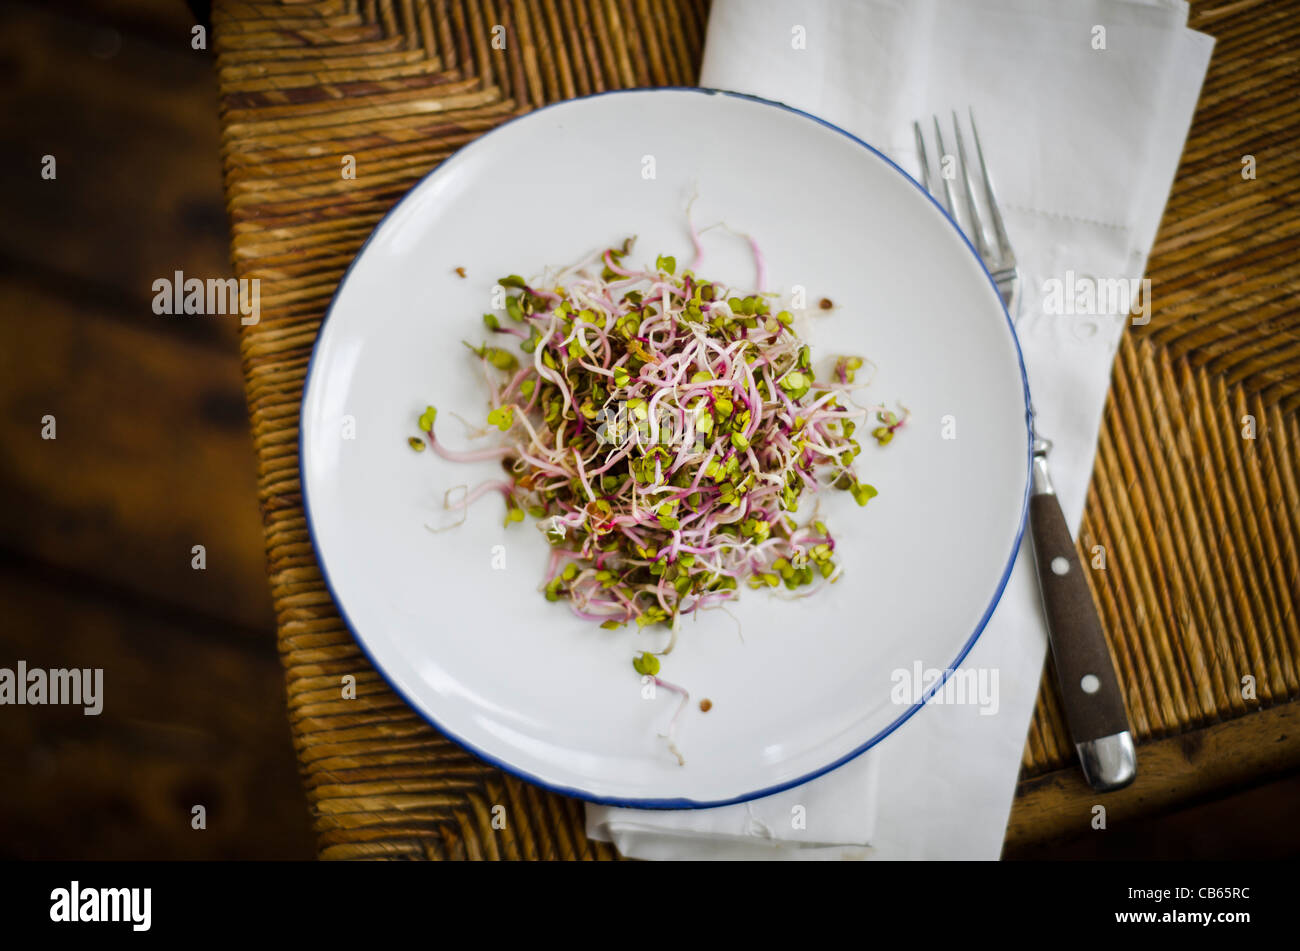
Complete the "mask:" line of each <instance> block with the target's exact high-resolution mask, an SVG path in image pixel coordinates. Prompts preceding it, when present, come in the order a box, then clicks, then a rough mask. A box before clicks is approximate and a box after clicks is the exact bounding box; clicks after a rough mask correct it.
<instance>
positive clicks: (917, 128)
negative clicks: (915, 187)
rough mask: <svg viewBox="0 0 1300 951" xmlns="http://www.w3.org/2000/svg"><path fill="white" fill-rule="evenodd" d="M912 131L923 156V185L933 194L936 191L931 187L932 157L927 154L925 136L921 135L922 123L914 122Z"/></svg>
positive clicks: (917, 147) (917, 149)
mask: <svg viewBox="0 0 1300 951" xmlns="http://www.w3.org/2000/svg"><path fill="white" fill-rule="evenodd" d="M912 131H913V132H915V133H916V151H917V152H918V153H919V154H920V156H921V184H922V185H924V186H925V190H926V191H928V192H930V193H933V192H934V189H933V188H931V187H930V157H929V156H928V155H926V154H925V136H923V135H922V134H921V123H919V122H913V123H912Z"/></svg>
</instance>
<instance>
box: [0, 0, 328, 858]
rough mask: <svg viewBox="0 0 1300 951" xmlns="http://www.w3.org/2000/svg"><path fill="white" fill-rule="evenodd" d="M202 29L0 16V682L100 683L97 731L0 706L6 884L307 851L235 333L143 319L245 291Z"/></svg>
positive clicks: (92, 720)
mask: <svg viewBox="0 0 1300 951" xmlns="http://www.w3.org/2000/svg"><path fill="white" fill-rule="evenodd" d="M192 22H193V21H192V19H191V16H190V14H189V12H188V10H187V9H186V8H185V6H184V5H183V4H181V3H177V2H172V0H130V2H129V3H110V2H108V0H103V2H100V3H98V4H84V5H83V4H77V3H73V2H65V0H51V2H44V0H40V2H29V3H14V2H6V3H3V4H0V114H3V116H4V121H3V122H0V184H2V185H3V193H4V196H5V210H4V214H3V220H4V223H5V227H4V228H2V229H0V329H2V330H3V346H0V492H2V493H3V495H4V504H3V505H2V506H0V604H3V605H4V621H3V623H0V667H7V668H10V669H12V668H13V667H14V666H15V664H16V662H17V661H20V660H22V661H25V662H26V663H27V664H28V665H29V666H31V667H43V668H60V667H68V666H77V667H91V668H102V669H103V671H104V675H103V678H104V679H103V684H104V706H103V712H102V713H101V714H100V715H99V716H97V717H87V716H85V715H84V714H83V712H82V710H81V708H80V707H75V706H74V707H60V706H8V705H6V706H5V707H3V708H0V759H3V762H4V770H3V773H4V780H3V782H0V858H4V859H168V858H174V859H216V858H222V859H252V858H260V859H291V858H310V857H311V856H312V855H313V854H314V842H313V837H312V832H311V829H310V827H309V822H308V819H307V816H306V803H305V798H304V796H303V793H302V789H301V785H300V783H299V779H298V773H297V767H296V761H295V757H294V750H293V746H292V743H291V741H290V736H289V729H288V725H287V724H286V723H285V722H284V684H283V676H282V668H281V666H280V663H279V660H278V658H277V656H276V650H275V637H274V629H275V615H274V613H273V609H272V605H271V598H270V593H269V591H268V590H267V585H266V560H265V556H264V554H263V548H262V537H261V531H260V529H261V526H260V523H259V518H258V512H257V498H256V462H255V460H254V457H253V450H252V442H251V440H250V438H249V434H248V424H247V408H246V405H245V402H244V394H243V378H242V375H241V372H240V360H239V356H238V353H237V349H236V348H237V340H238V335H237V332H236V329H235V327H236V323H234V322H231V321H230V320H229V319H223V318H210V317H200V318H194V317H191V318H181V319H165V318H160V317H157V316H155V315H154V313H153V311H152V309H151V307H150V301H151V297H152V290H151V284H152V281H153V280H154V279H155V278H158V277H162V276H167V275H170V274H171V273H172V272H173V271H174V270H175V269H177V268H180V269H182V270H184V271H186V272H188V273H190V274H192V275H196V276H198V275H202V276H204V277H208V276H221V275H228V274H229V273H230V270H231V265H230V260H229V240H230V235H229V229H228V227H227V223H226V216H225V211H224V208H223V198H222V185H221V161H220V156H219V151H218V150H219V148H220V128H219V124H218V121H217V117H216V98H217V84H216V78H215V76H214V75H213V72H212V58H211V53H210V51H209V52H199V51H195V50H193V49H191V47H190V42H189V37H190V29H191V26H192ZM47 154H49V155H53V156H54V157H55V159H56V162H57V166H56V169H57V177H56V178H55V179H53V180H45V179H42V178H41V165H42V156H44V155H47ZM46 415H52V416H54V417H55V419H56V422H57V439H53V440H45V439H42V438H41V432H42V419H43V417H45V416H46ZM195 544H203V545H204V546H205V548H206V549H207V567H206V569H205V570H203V571H196V570H194V569H193V568H192V567H191V560H192V555H191V548H192V546H193V545H195ZM195 805H203V806H204V808H205V809H206V810H207V815H206V823H207V825H206V828H205V829H202V830H198V829H195V828H193V824H192V808H193V806H195Z"/></svg>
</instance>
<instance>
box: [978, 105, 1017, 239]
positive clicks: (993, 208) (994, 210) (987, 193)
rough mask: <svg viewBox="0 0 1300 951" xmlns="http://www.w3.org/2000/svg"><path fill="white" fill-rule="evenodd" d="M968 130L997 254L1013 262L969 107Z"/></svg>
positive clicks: (991, 180)
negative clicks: (976, 159)
mask: <svg viewBox="0 0 1300 951" xmlns="http://www.w3.org/2000/svg"><path fill="white" fill-rule="evenodd" d="M969 112H970V131H971V134H972V135H974V137H975V154H976V155H978V156H979V160H980V175H981V176H982V177H983V179H984V197H985V198H987V199H988V204H989V216H990V217H991V218H992V219H993V233H994V235H995V236H996V237H997V241H998V254H999V255H1001V256H1002V259H1003V260H1004V261H1007V262H1008V263H1009V264H1014V255H1013V254H1012V253H1011V242H1010V241H1008V240H1007V229H1006V228H1005V227H1004V226H1003V224H1002V212H1001V211H999V210H998V199H997V196H996V195H995V194H994V193H993V179H992V178H991V177H990V176H989V167H988V166H987V165H985V164H984V149H983V147H982V146H981V145H980V131H979V129H978V128H976V127H975V110H974V109H970V110H969Z"/></svg>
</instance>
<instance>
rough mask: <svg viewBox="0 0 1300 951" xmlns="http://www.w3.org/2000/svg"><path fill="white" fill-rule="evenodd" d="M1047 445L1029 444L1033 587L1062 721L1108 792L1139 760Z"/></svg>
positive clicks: (1096, 784) (1089, 773)
mask: <svg viewBox="0 0 1300 951" xmlns="http://www.w3.org/2000/svg"><path fill="white" fill-rule="evenodd" d="M1050 446H1051V443H1049V442H1047V441H1046V440H1042V439H1037V440H1035V441H1034V469H1033V484H1032V488H1031V495H1030V499H1029V531H1030V535H1031V537H1032V538H1033V542H1034V561H1035V562H1036V564H1037V567H1038V590H1039V593H1040V594H1041V595H1042V598H1043V611H1044V613H1045V614H1046V615H1047V631H1048V635H1049V637H1050V640H1051V644H1052V656H1053V657H1054V658H1055V660H1056V671H1057V674H1058V676H1059V677H1060V683H1061V697H1062V702H1063V704H1064V706H1065V719H1066V722H1067V723H1068V725H1069V727H1070V735H1071V738H1072V739H1073V740H1074V746H1075V749H1076V750H1077V751H1078V753H1079V763H1080V765H1081V766H1082V767H1083V774H1084V778H1086V779H1087V780H1088V784H1089V785H1090V786H1092V788H1093V789H1096V790H1098V791H1099V792H1110V791H1111V790H1115V789H1120V788H1122V787H1124V786H1127V785H1128V784H1129V783H1131V782H1132V781H1133V779H1134V777H1136V776H1137V755H1136V753H1135V751H1134V749H1133V735H1132V733H1130V732H1129V724H1128V715H1127V714H1126V713H1125V711H1124V697H1123V696H1122V694H1121V693H1120V687H1119V678H1118V677H1117V676H1116V674H1115V665H1114V664H1113V663H1112V661H1111V657H1110V651H1109V650H1108V649H1107V647H1106V638H1105V635H1104V634H1103V633H1102V630H1101V621H1100V619H1099V618H1098V617H1097V607H1096V605H1095V604H1094V602H1093V600H1092V592H1091V591H1090V590H1089V589H1088V580H1087V579H1086V578H1085V577H1084V576H1083V569H1082V567H1081V566H1080V563H1079V555H1078V553H1077V552H1076V551H1075V547H1074V539H1073V538H1072V537H1071V536H1070V529H1069V527H1068V526H1067V525H1066V523H1065V516H1064V514H1062V512H1061V504H1060V502H1058V501H1057V498H1056V493H1055V491H1053V489H1052V482H1051V479H1050V478H1049V477H1048V474H1047V450H1048V449H1049V448H1050Z"/></svg>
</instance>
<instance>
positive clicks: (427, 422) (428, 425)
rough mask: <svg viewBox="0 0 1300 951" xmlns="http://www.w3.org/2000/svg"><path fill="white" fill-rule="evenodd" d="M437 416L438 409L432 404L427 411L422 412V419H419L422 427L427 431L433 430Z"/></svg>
mask: <svg viewBox="0 0 1300 951" xmlns="http://www.w3.org/2000/svg"><path fill="white" fill-rule="evenodd" d="M437 416H438V411H437V410H436V409H434V408H433V407H432V406H430V407H428V408H427V409H425V411H424V412H423V413H421V414H420V420H419V422H420V428H421V429H423V430H424V431H425V432H426V433H427V432H430V431H432V429H433V421H434V420H435V419H436V418H437Z"/></svg>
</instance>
